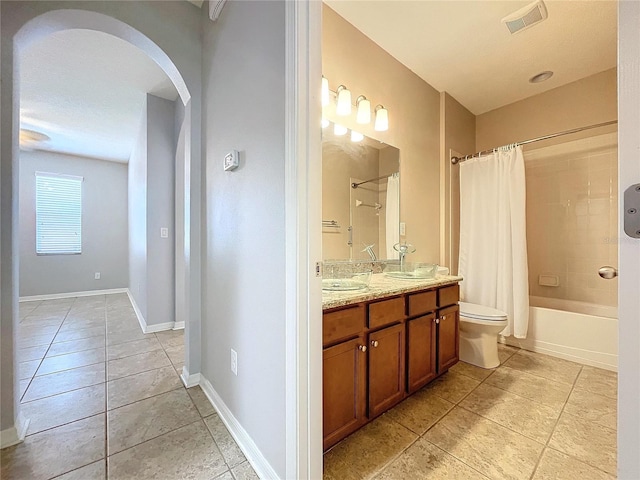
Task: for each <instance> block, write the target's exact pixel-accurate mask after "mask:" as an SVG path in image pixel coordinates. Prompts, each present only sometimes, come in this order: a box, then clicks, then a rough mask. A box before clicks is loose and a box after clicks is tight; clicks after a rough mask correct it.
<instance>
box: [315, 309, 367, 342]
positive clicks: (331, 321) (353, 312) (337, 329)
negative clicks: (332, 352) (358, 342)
mask: <svg viewBox="0 0 640 480" xmlns="http://www.w3.org/2000/svg"><path fill="white" fill-rule="evenodd" d="M363 329H364V305H357V306H355V307H349V308H344V309H342V310H336V311H334V312H329V313H325V314H324V315H322V344H323V345H328V344H330V343H335V342H337V341H338V340H342V339H345V338H349V337H352V336H354V335H359V334H360V333H361V332H362V330H363Z"/></svg>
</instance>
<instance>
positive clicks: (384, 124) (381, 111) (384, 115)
mask: <svg viewBox="0 0 640 480" xmlns="http://www.w3.org/2000/svg"><path fill="white" fill-rule="evenodd" d="M373 129H374V130H375V131H377V132H384V131H386V130H389V112H388V111H387V109H386V108H384V107H383V106H382V105H378V106H377V107H376V121H375V123H374V124H373Z"/></svg>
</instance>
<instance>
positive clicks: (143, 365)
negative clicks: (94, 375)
mask: <svg viewBox="0 0 640 480" xmlns="http://www.w3.org/2000/svg"><path fill="white" fill-rule="evenodd" d="M168 366H171V362H170V361H169V357H167V354H166V353H164V350H153V351H151V352H145V353H140V354H138V355H131V356H130V357H124V358H119V359H118V360H110V361H109V362H107V379H108V380H115V379H117V378H122V377H126V376H128V375H135V374H136V373H142V372H147V371H149V370H155V369H157V368H160V367H168Z"/></svg>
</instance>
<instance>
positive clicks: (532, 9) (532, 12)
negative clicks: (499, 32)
mask: <svg viewBox="0 0 640 480" xmlns="http://www.w3.org/2000/svg"><path fill="white" fill-rule="evenodd" d="M547 16H548V14H547V7H546V6H545V4H544V2H543V1H542V0H537V1H535V2H533V3H531V4H529V5H527V6H526V7H523V8H521V9H520V10H518V11H517V12H514V13H512V14H511V15H507V16H506V17H504V18H503V19H502V23H504V24H505V25H506V26H507V28H508V29H509V31H510V32H511V34H514V33H518V32H521V31H523V30H526V29H527V28H529V27H533V26H534V25H535V24H537V23H540V22H541V21H543V20H545V19H546V18H547Z"/></svg>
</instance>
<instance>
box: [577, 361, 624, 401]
mask: <svg viewBox="0 0 640 480" xmlns="http://www.w3.org/2000/svg"><path fill="white" fill-rule="evenodd" d="M576 388H579V389H581V390H587V391H588V392H593V393H597V394H598V395H604V396H605V397H610V398H618V374H617V373H615V372H610V371H609V370H603V369H601V368H595V367H588V366H584V367H583V368H582V372H580V376H579V377H578V381H577V382H576Z"/></svg>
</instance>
